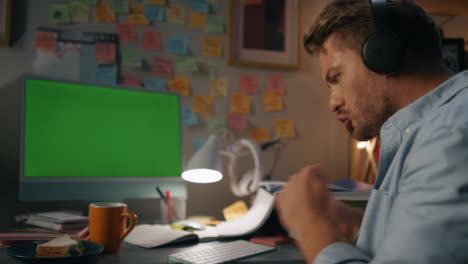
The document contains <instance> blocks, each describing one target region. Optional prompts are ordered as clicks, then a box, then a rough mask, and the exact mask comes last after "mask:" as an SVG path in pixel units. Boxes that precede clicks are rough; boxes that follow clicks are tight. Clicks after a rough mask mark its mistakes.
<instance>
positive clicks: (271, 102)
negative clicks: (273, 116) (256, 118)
mask: <svg viewBox="0 0 468 264" xmlns="http://www.w3.org/2000/svg"><path fill="white" fill-rule="evenodd" d="M263 110H264V111H265V112H279V111H283V97H282V96H280V95H277V94H276V93H274V92H269V91H265V92H264V93H263Z"/></svg>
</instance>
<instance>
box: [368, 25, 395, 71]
mask: <svg viewBox="0 0 468 264" xmlns="http://www.w3.org/2000/svg"><path fill="white" fill-rule="evenodd" d="M361 57H362V61H363V62H364V65H366V67H367V68H368V69H369V70H371V71H374V72H376V73H379V74H388V73H392V72H395V71H397V69H398V67H399V66H400V64H401V61H402V60H403V47H402V44H401V41H400V38H399V37H398V36H397V35H395V34H393V33H392V32H376V33H373V34H371V35H370V36H369V37H368V38H367V40H366V41H365V42H364V43H363V45H362V49H361Z"/></svg>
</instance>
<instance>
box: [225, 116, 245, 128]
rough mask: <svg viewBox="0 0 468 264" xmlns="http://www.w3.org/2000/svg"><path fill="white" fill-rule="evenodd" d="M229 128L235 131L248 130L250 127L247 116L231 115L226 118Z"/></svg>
mask: <svg viewBox="0 0 468 264" xmlns="http://www.w3.org/2000/svg"><path fill="white" fill-rule="evenodd" d="M226 120H227V123H228V127H229V128H230V129H234V130H242V129H246V128H247V127H248V126H249V122H248V121H247V118H245V114H242V113H229V114H227V116H226Z"/></svg>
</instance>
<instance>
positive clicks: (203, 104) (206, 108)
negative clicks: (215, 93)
mask: <svg viewBox="0 0 468 264" xmlns="http://www.w3.org/2000/svg"><path fill="white" fill-rule="evenodd" d="M192 112H194V113H197V114H199V115H201V116H211V114H212V112H213V97H211V96H208V95H200V94H197V95H194V96H193V101H192Z"/></svg>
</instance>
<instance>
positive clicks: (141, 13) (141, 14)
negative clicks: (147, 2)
mask: <svg viewBox="0 0 468 264" xmlns="http://www.w3.org/2000/svg"><path fill="white" fill-rule="evenodd" d="M128 23H130V24H136V25H149V24H150V21H149V20H148V19H146V17H145V6H144V5H141V4H131V5H130V11H129V14H128Z"/></svg>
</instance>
